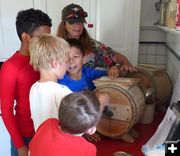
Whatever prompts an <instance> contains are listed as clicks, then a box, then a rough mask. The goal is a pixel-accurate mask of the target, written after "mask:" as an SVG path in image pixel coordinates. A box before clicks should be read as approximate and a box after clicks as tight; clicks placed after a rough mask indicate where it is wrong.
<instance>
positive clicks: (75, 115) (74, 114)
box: [29, 91, 101, 156]
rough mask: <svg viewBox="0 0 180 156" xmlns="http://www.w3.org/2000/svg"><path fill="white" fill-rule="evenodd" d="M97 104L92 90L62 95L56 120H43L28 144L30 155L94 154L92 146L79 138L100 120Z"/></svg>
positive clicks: (92, 130)
mask: <svg viewBox="0 0 180 156" xmlns="http://www.w3.org/2000/svg"><path fill="white" fill-rule="evenodd" d="M100 116H101V113H100V103H99V101H98V99H97V97H96V96H95V95H94V94H93V93H92V92H88V91H86V92H74V93H71V94H69V95H67V96H65V97H64V98H63V99H62V101H61V104H60V107H59V120H57V119H55V118H50V119H47V120H46V121H45V122H44V123H42V124H41V126H40V127H39V128H38V130H37V131H36V134H35V135H34V137H33V139H32V140H31V142H30V144H29V151H30V156H41V155H43V156H60V155H62V156H71V155H73V156H96V147H95V146H94V145H93V144H92V143H90V142H88V141H87V140H86V139H84V138H83V137H82V135H83V134H84V133H88V134H93V133H94V132H95V131H96V127H95V126H96V124H97V123H98V121H99V119H100Z"/></svg>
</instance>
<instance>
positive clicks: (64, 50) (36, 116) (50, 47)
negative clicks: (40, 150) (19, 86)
mask: <svg viewBox="0 0 180 156" xmlns="http://www.w3.org/2000/svg"><path fill="white" fill-rule="evenodd" d="M29 51H30V63H31V65H32V66H33V68H34V70H37V71H39V72H40V79H39V81H37V82H36V83H34V84H33V86H32V87H31V90H30V109H31V118H32V120H33V123H34V128H35V131H36V130H37V129H38V127H39V126H40V124H41V123H43V122H44V121H45V120H46V119H48V118H57V119H58V108H59V104H60V102H61V99H62V98H63V97H64V96H66V95H67V94H70V93H71V92H72V91H71V90H70V89H69V88H68V87H66V86H64V85H60V84H58V83H57V80H58V79H61V78H63V77H64V74H65V73H66V69H67V66H68V62H67V61H68V53H69V51H70V47H69V45H68V43H67V42H66V41H65V40H64V39H62V38H59V37H55V36H52V35H48V34H44V35H40V36H38V37H36V38H34V39H32V40H31V43H30V47H29Z"/></svg>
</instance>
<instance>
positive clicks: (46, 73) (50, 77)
mask: <svg viewBox="0 0 180 156" xmlns="http://www.w3.org/2000/svg"><path fill="white" fill-rule="evenodd" d="M48 81H53V82H57V81H58V79H57V77H56V75H55V74H54V73H53V72H52V71H50V70H43V71H41V72H40V79H39V82H48Z"/></svg>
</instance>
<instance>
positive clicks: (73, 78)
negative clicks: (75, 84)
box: [67, 72, 82, 80]
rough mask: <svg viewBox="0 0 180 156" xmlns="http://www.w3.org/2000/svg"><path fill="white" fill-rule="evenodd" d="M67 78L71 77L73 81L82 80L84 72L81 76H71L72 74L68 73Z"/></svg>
mask: <svg viewBox="0 0 180 156" xmlns="http://www.w3.org/2000/svg"><path fill="white" fill-rule="evenodd" d="M67 76H68V77H70V78H71V79H72V80H81V78H82V72H80V73H79V74H70V73H67Z"/></svg>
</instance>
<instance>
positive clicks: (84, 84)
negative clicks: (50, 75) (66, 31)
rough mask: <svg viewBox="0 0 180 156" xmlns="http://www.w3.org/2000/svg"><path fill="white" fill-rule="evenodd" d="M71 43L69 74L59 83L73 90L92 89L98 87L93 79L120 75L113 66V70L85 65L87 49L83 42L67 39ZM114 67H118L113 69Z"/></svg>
mask: <svg viewBox="0 0 180 156" xmlns="http://www.w3.org/2000/svg"><path fill="white" fill-rule="evenodd" d="M67 41H68V43H69V44H70V49H71V50H70V53H69V68H68V69H67V74H66V75H65V76H64V78H63V79H61V80H58V83H60V84H63V85H66V86H68V87H69V88H70V89H71V90H72V91H76V92H77V91H88V90H89V91H92V90H94V89H95V88H96V87H95V85H94V83H93V80H95V79H97V78H99V77H102V76H107V74H108V75H109V76H110V77H116V76H118V75H119V73H118V72H119V71H118V69H117V67H116V68H114V67H112V68H111V72H107V71H102V70H96V69H91V68H89V67H83V64H84V63H85V57H84V56H85V51H84V48H83V46H82V44H81V42H80V41H79V40H77V39H74V38H71V39H67ZM112 69H117V70H115V71H112Z"/></svg>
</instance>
